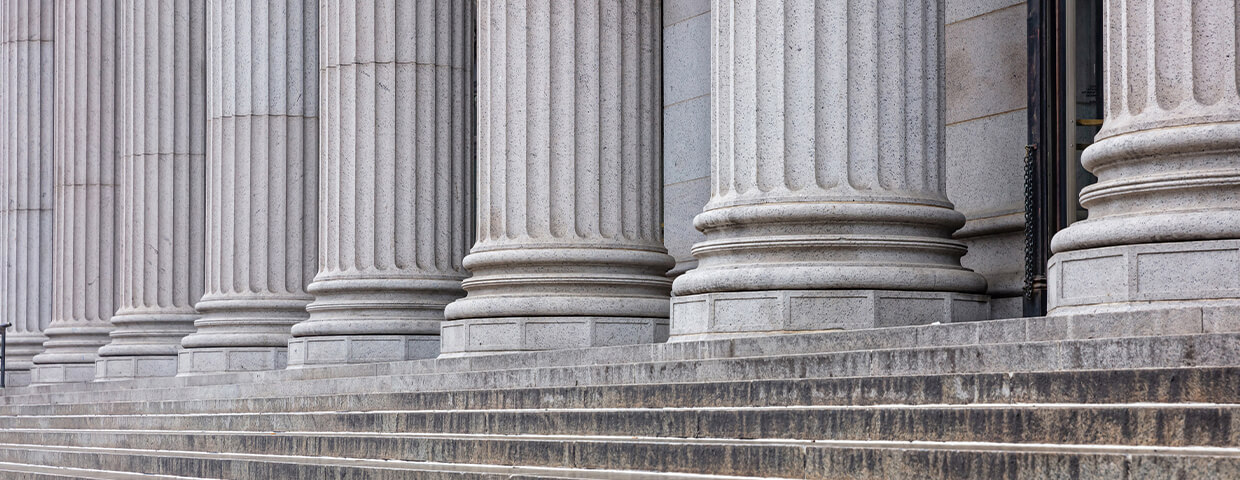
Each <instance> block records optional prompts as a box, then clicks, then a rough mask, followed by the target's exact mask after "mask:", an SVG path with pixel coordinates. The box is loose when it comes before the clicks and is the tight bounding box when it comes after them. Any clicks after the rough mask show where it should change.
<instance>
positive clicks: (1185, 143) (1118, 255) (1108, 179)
mask: <svg viewBox="0 0 1240 480" xmlns="http://www.w3.org/2000/svg"><path fill="white" fill-rule="evenodd" d="M1236 15H1237V9H1236V5H1235V4H1234V3H1230V2H1223V1H1207V2H1201V3H1200V4H1197V5H1194V7H1193V8H1192V9H1185V8H1182V7H1181V6H1179V5H1173V4H1170V3H1156V4H1148V3H1146V2H1141V1H1135V0H1124V1H1119V2H1115V3H1114V4H1112V5H1110V6H1109V7H1108V8H1107V9H1106V11H1105V16H1104V20H1103V21H1104V30H1105V32H1106V40H1105V41H1106V45H1105V52H1104V60H1103V61H1104V62H1105V64H1106V67H1107V68H1106V69H1105V70H1104V72H1105V76H1104V82H1105V84H1106V88H1105V90H1104V93H1105V96H1106V98H1105V100H1104V104H1105V117H1106V118H1105V122H1104V123H1103V127H1102V130H1101V131H1100V132H1099V133H1098V137H1097V138H1098V141H1097V142H1096V143H1094V144H1093V145H1091V146H1090V147H1089V148H1087V149H1086V150H1085V152H1084V153H1083V156H1082V160H1081V162H1082V164H1083V166H1084V167H1085V168H1086V169H1088V170H1089V171H1090V172H1092V173H1094V174H1095V175H1097V176H1098V183H1096V184H1094V185H1091V186H1089V187H1086V188H1085V189H1084V190H1082V192H1081V205H1083V206H1085V207H1086V208H1088V209H1089V219H1088V220H1085V221H1081V222H1077V223H1075V224H1072V225H1071V226H1069V227H1068V228H1067V229H1066V230H1063V231H1062V232H1060V233H1059V234H1057V235H1056V236H1055V238H1054V240H1053V242H1052V248H1053V250H1054V251H1055V252H1056V255H1055V256H1054V257H1053V258H1052V259H1051V263H1050V267H1049V272H1048V277H1049V278H1048V279H1049V289H1050V291H1051V292H1052V293H1051V294H1050V299H1049V307H1050V310H1051V313H1052V314H1056V315H1059V314H1068V313H1074V312H1082V311H1100V310H1117V311H1122V310H1132V309H1150V308H1154V309H1158V308H1174V307H1181V306H1185V305H1189V306H1209V305H1215V304H1224V305H1232V306H1235V305H1240V243H1238V242H1240V140H1238V139H1240V94H1237V88H1238V86H1240V82H1237V75H1236V68H1235V63H1234V62H1232V61H1229V60H1228V59H1231V58H1235V56H1236V54H1237V45H1238V44H1237V39H1236V26H1237V23H1236ZM1171 25H1175V26H1176V27H1175V28H1177V30H1176V32H1177V33H1175V34H1168V33H1167V32H1166V29H1167V28H1169V26H1171Z"/></svg>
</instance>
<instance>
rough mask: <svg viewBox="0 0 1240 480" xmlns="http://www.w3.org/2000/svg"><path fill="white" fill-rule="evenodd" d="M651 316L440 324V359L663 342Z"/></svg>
mask: <svg viewBox="0 0 1240 480" xmlns="http://www.w3.org/2000/svg"><path fill="white" fill-rule="evenodd" d="M667 329H668V320H667V319H666V318H657V317H502V318H471V319H465V320H453V321H448V322H444V324H443V330H442V335H443V345H442V347H441V350H442V352H441V353H440V355H439V356H440V358H450V357H468V356H475V355H491V354H497V353H512V352H523V351H536V350H559V349H566V348H587V347H604V346H612V345H633V344H639V343H659V342H664V341H667V332H668V330H667Z"/></svg>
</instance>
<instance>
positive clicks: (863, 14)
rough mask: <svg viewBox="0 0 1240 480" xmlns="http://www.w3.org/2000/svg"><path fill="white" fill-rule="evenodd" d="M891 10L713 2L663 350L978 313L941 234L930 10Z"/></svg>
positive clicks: (939, 95) (929, 5)
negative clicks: (687, 208)
mask: <svg viewBox="0 0 1240 480" xmlns="http://www.w3.org/2000/svg"><path fill="white" fill-rule="evenodd" d="M898 6H899V8H880V7H879V5H877V4H874V3H873V2H866V1H860V0H858V1H853V2H849V4H848V8H840V9H826V8H817V3H816V2H813V1H810V0H797V1H790V2H740V3H733V2H723V1H719V2H715V3H714V4H713V7H712V10H711V18H712V22H713V23H712V25H713V28H714V29H715V31H714V35H713V40H714V42H715V43H714V48H713V55H714V57H715V61H716V62H717V63H716V64H715V66H714V67H713V79H712V80H713V91H712V95H711V101H712V108H711V115H712V127H713V128H712V135H713V137H712V155H713V162H712V172H711V173H712V192H711V200H710V203H708V204H707V205H706V207H705V209H704V211H703V213H702V214H700V215H698V216H697V217H696V219H695V220H694V225H695V226H696V227H697V228H698V229H699V230H701V231H702V232H703V233H704V234H705V237H706V239H705V241H702V242H700V243H698V244H697V245H695V246H694V247H693V255H694V257H696V258H697V259H698V262H699V263H698V267H697V268H696V269H694V270H690V271H689V272H687V273H685V274H684V275H681V276H679V277H677V278H676V283H675V287H674V293H675V295H676V300H674V301H673V302H674V304H675V307H674V309H673V325H672V327H671V328H672V338H673V340H677V341H679V340H683V339H691V338H703V336H706V337H709V336H710V335H716V334H717V335H722V336H729V335H735V334H754V333H757V332H772V331H779V330H783V329H792V330H818V329H827V328H863V327H873V326H880V325H902V324H913V323H932V322H936V321H937V322H944V323H946V322H952V321H962V320H978V319H983V318H986V316H987V315H986V313H985V312H986V308H985V307H984V304H983V305H976V304H975V303H974V302H975V301H976V300H977V299H979V298H981V297H977V296H975V295H976V294H980V293H983V292H984V291H985V288H986V281H985V279H983V278H982V277H981V276H980V275H978V274H977V273H975V272H972V271H969V270H967V269H965V268H963V267H961V266H960V257H961V256H962V255H964V253H965V248H964V245H962V244H961V243H959V242H957V241H954V240H952V239H951V238H950V237H949V235H950V232H952V231H954V230H956V229H958V228H960V227H961V226H962V225H963V224H964V216H963V215H961V214H960V213H959V212H956V211H955V210H953V209H952V205H951V203H950V202H949V201H948V200H947V197H946V185H945V184H946V176H945V174H944V144H943V140H944V139H943V128H944V127H943V123H942V122H943V118H942V116H941V115H940V114H939V113H938V112H939V111H940V108H942V104H943V88H944V84H943V76H942V68H941V63H940V59H941V58H942V56H941V50H942V47H941V45H942V41H943V40H942V37H941V34H940V33H941V30H942V25H941V22H942V4H941V2H936V1H925V2H911V3H910V2H905V3H901V4H899V5H898ZM763 19H776V20H775V21H763ZM862 38H864V40H857V39H862ZM908 45H918V46H920V48H916V49H909V48H907V46H908ZM858 290H872V291H874V292H883V293H881V294H879V295H878V296H876V297H873V298H870V297H867V296H866V295H862V294H857V295H850V294H845V292H851V291H858ZM802 291H821V292H822V293H821V294H819V296H817V297H811V296H805V297H804V298H801V299H800V300H798V301H799V302H803V303H805V306H804V307H799V306H793V305H788V306H784V303H782V302H784V300H786V301H788V302H790V301H792V300H791V299H788V298H787V295H783V294H781V293H780V292H802ZM833 291H834V292H837V293H831V292H833ZM897 291H904V292H907V293H905V294H900V295H896V294H894V293H891V292H897ZM914 292H924V294H923V293H914ZM889 293H890V295H889ZM958 294H959V295H958ZM703 295H704V296H703ZM922 295H924V298H923V297H922ZM956 296H960V297H962V298H967V300H966V301H963V302H961V303H959V304H956V302H950V301H947V300H945V299H947V298H953V297H956ZM781 299H784V300H781ZM706 300H709V301H710V303H711V305H712V306H711V307H710V308H704V307H702V306H701V305H702V302H703V301H706ZM923 307H924V308H923ZM780 312H786V313H785V314H783V315H782V317H787V319H786V321H783V320H781V314H780ZM817 312H829V313H830V315H818V316H816V317H815V316H814V314H815V313H817ZM793 313H797V314H799V315H808V317H806V318H794V317H792V316H791V315H792V314H793ZM700 315H706V317H700Z"/></svg>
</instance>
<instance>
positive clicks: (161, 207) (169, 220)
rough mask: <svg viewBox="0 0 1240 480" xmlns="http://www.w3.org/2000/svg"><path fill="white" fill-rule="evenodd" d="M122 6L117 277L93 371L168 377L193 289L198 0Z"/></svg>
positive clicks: (201, 134) (197, 231) (201, 21)
mask: <svg viewBox="0 0 1240 480" xmlns="http://www.w3.org/2000/svg"><path fill="white" fill-rule="evenodd" d="M122 5H123V6H122V7H121V25H122V27H121V28H122V33H121V35H122V40H121V56H122V61H121V63H122V66H121V68H122V73H121V75H122V77H123V78H124V87H123V89H122V90H123V94H122V99H123V100H122V101H123V102H124V103H123V110H124V118H125V127H124V135H125V140H124V144H123V146H122V154H121V165H122V167H121V172H122V177H121V178H122V180H121V182H120V183H121V187H120V188H121V192H122V193H121V219H120V221H121V222H122V223H123V224H124V226H123V231H122V240H121V242H120V243H121V245H122V255H121V265H122V266H121V268H122V270H121V278H122V280H121V282H120V285H119V292H118V300H117V302H118V308H117V312H116V315H115V316H114V317H113V318H112V323H113V324H114V325H115V327H116V329H115V330H113V331H112V334H111V335H112V341H111V343H109V344H108V345H106V346H104V347H103V348H101V349H100V350H99V356H100V359H99V362H98V363H99V373H98V375H97V377H99V378H129V377H145V376H168V375H174V374H175V373H176V355H177V350H178V346H179V345H180V341H181V338H182V337H184V336H185V335H186V334H188V333H191V332H193V321H194V319H195V318H197V316H198V314H197V312H196V311H195V310H194V303H195V302H197V301H198V299H199V297H201V296H202V291H203V236H204V227H203V222H204V220H203V216H204V192H203V190H204V180H205V163H204V162H205V153H206V144H205V133H206V124H205V123H206V115H205V110H204V109H205V98H206V95H205V93H206V92H205V89H206V82H205V73H206V72H205V61H206V48H205V34H206V32H205V3H204V2H182V1H176V0H126V1H124V2H122Z"/></svg>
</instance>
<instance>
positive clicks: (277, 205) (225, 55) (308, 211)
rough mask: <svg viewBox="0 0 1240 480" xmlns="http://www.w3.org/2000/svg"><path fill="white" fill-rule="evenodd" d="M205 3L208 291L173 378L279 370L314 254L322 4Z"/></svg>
mask: <svg viewBox="0 0 1240 480" xmlns="http://www.w3.org/2000/svg"><path fill="white" fill-rule="evenodd" d="M207 4H208V7H207V17H208V22H207V52H208V57H209V59H208V61H209V64H208V66H207V77H208V80H207V141H208V142H209V148H208V157H207V208H206V238H207V240H206V285H205V289H206V290H205V293H204V294H203V296H202V300H201V301H199V302H198V304H197V309H198V311H199V312H200V313H201V314H202V318H200V319H199V320H197V321H196V322H195V325H196V327H197V331H196V332H195V333H194V334H193V335H190V336H187V337H185V339H184V340H183V341H182V342H181V343H182V346H183V347H185V350H184V351H182V352H181V357H180V366H179V367H180V369H179V371H180V373H182V374H186V373H202V372H218V371H233V370H269V369H278V368H284V367H285V365H286V363H287V360H286V355H287V345H288V340H289V337H290V333H289V329H290V328H291V327H292V325H293V324H295V323H297V322H298V321H301V320H303V319H305V318H306V310H305V308H306V304H308V303H309V302H310V300H311V297H310V295H309V294H307V293H306V292H305V287H306V284H307V283H309V282H310V280H311V278H312V277H313V275H314V272H315V259H316V258H317V250H318V246H317V228H318V215H317V205H318V151H319V149H318V147H319V139H318V128H319V126H318V101H319V90H318V29H319V11H318V0H259V1H244V0H210V1H208V2H207Z"/></svg>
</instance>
